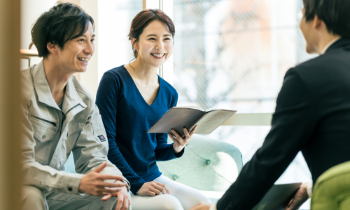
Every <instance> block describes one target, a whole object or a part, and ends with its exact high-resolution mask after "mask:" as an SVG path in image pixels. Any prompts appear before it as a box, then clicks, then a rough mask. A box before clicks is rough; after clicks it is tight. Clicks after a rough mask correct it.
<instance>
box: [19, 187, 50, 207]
mask: <svg viewBox="0 0 350 210" xmlns="http://www.w3.org/2000/svg"><path fill="white" fill-rule="evenodd" d="M21 201H22V205H23V209H24V210H25V209H28V210H29V209H39V210H46V209H47V204H46V200H45V195H44V193H43V191H42V190H40V189H39V188H37V187H33V186H23V187H22V199H21Z"/></svg>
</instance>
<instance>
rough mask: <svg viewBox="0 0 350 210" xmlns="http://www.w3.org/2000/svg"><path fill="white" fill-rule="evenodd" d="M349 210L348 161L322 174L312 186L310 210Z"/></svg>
mask: <svg viewBox="0 0 350 210" xmlns="http://www.w3.org/2000/svg"><path fill="white" fill-rule="evenodd" d="M330 209H331V210H348V209H350V161H348V162H345V163H342V164H339V165H336V166H334V167H332V168H330V169H328V170H327V171H326V172H324V173H323V174H322V175H321V176H320V177H319V178H318V179H317V182H316V184H315V185H314V189H313V192H312V196H311V210H330Z"/></svg>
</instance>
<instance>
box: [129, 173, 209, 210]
mask: <svg viewBox="0 0 350 210" xmlns="http://www.w3.org/2000/svg"><path fill="white" fill-rule="evenodd" d="M154 181H156V182H160V183H162V184H164V185H165V186H166V187H167V188H168V189H169V191H170V194H161V195H156V196H154V197H150V196H139V195H133V194H131V203H132V209H133V210H189V209H190V208H191V207H193V206H195V205H197V204H198V203H201V202H202V203H210V200H209V199H208V198H207V197H206V196H204V195H203V194H202V193H201V192H199V191H198V190H196V189H193V188H191V187H189V186H186V185H184V184H181V183H178V182H175V181H173V180H171V179H169V178H168V177H166V176H163V175H162V176H160V177H158V178H157V179H155V180H154Z"/></svg>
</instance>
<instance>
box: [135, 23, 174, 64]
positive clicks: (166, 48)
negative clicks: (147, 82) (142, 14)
mask: <svg viewBox="0 0 350 210" xmlns="http://www.w3.org/2000/svg"><path fill="white" fill-rule="evenodd" d="M173 47H174V41H173V36H172V35H171V33H170V32H169V31H168V29H167V27H166V25H165V24H164V23H163V22H161V21H159V20H154V21H152V22H151V23H150V24H149V25H148V26H146V27H145V28H144V30H143V32H142V34H141V35H140V37H139V40H138V42H135V43H134V48H135V49H137V51H138V56H137V59H141V61H142V63H143V64H146V65H150V66H152V67H156V68H158V67H160V66H161V65H163V64H164V63H165V61H167V60H168V59H169V57H170V56H171V55H172V53H173Z"/></svg>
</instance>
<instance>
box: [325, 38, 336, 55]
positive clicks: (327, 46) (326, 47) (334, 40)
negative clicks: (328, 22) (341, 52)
mask: <svg viewBox="0 0 350 210" xmlns="http://www.w3.org/2000/svg"><path fill="white" fill-rule="evenodd" d="M339 39H340V37H338V38H335V39H333V40H332V41H330V42H329V43H328V44H327V45H326V46H325V47H324V48H323V50H322V51H321V55H322V54H324V53H325V52H326V50H328V48H329V47H330V46H331V45H332V44H334V42H336V41H338V40H339Z"/></svg>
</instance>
